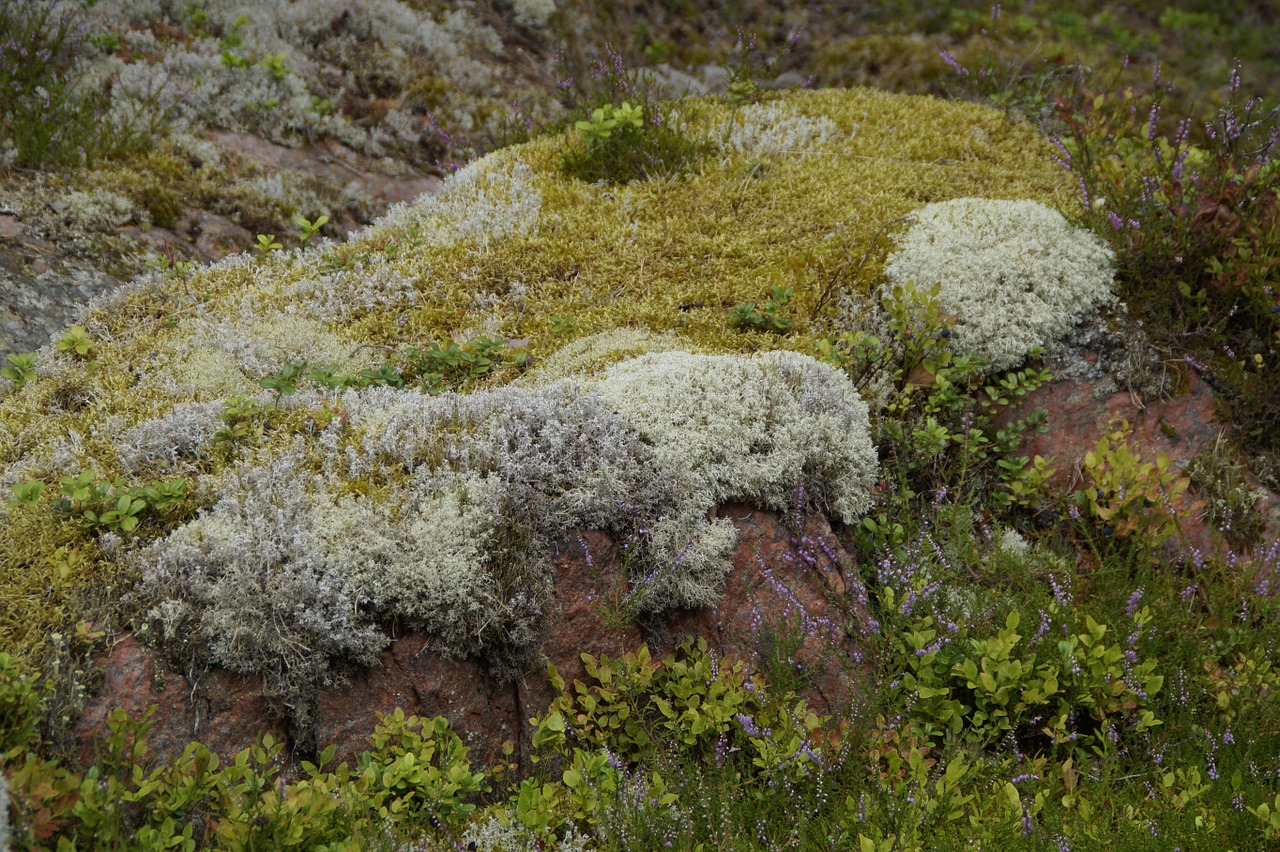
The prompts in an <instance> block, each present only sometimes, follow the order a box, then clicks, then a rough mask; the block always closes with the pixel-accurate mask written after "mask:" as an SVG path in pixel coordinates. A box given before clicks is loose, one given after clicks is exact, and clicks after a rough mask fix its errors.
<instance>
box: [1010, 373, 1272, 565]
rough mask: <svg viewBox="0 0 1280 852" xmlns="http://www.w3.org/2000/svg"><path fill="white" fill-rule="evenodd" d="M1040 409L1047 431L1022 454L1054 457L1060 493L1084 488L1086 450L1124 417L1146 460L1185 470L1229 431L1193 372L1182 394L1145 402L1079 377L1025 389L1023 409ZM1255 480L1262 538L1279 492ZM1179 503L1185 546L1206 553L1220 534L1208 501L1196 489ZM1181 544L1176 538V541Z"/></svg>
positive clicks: (1030, 441)
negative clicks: (1211, 523)
mask: <svg viewBox="0 0 1280 852" xmlns="http://www.w3.org/2000/svg"><path fill="white" fill-rule="evenodd" d="M1038 408H1043V409H1044V410H1045V412H1046V418H1045V425H1046V426H1047V427H1048V431H1046V432H1041V433H1036V432H1033V433H1031V434H1030V435H1028V436H1027V437H1026V439H1025V441H1024V443H1023V446H1022V449H1021V450H1020V454H1021V455H1026V456H1028V457H1034V456H1036V455H1040V456H1043V457H1045V458H1046V459H1047V458H1049V457H1050V456H1052V457H1053V458H1054V461H1053V467H1055V468H1057V473H1056V474H1055V475H1054V477H1053V479H1052V480H1051V482H1050V484H1051V486H1052V487H1055V488H1057V489H1060V490H1063V491H1074V490H1077V489H1080V488H1082V487H1084V485H1085V483H1084V482H1083V481H1082V474H1081V470H1082V465H1083V464H1084V457H1085V454H1086V453H1088V452H1089V451H1090V450H1092V449H1094V448H1095V447H1096V446H1097V443H1098V440H1099V439H1100V438H1101V437H1102V436H1103V435H1104V434H1106V433H1108V432H1109V431H1112V430H1113V429H1114V428H1115V425H1118V424H1119V422H1120V421H1121V420H1124V421H1126V422H1127V423H1128V424H1129V426H1130V427H1132V429H1133V435H1132V438H1131V439H1130V441H1131V445H1132V446H1133V447H1134V448H1135V450H1136V451H1137V452H1138V453H1139V454H1140V455H1141V456H1142V457H1143V459H1144V460H1148V461H1154V460H1155V458H1156V457H1157V456H1158V455H1160V454H1164V455H1166V456H1167V457H1168V458H1169V461H1170V462H1172V463H1173V465H1174V466H1176V467H1177V468H1178V469H1179V470H1182V471H1185V470H1186V469H1187V468H1188V467H1189V466H1190V465H1191V462H1192V461H1193V460H1194V459H1195V457H1196V456H1197V455H1199V454H1200V453H1201V452H1204V451H1206V450H1209V449H1211V448H1212V447H1213V446H1214V444H1215V443H1216V442H1218V441H1219V440H1220V439H1221V437H1222V436H1223V435H1224V434H1225V433H1228V432H1229V429H1228V427H1227V426H1225V425H1223V424H1221V423H1219V422H1218V421H1217V417H1216V413H1215V412H1216V409H1215V403H1214V398H1213V392H1212V390H1211V389H1210V387H1209V385H1208V384H1206V383H1205V382H1203V381H1201V380H1200V379H1199V378H1198V377H1197V376H1195V375H1194V374H1193V375H1192V376H1191V378H1190V386H1189V387H1188V388H1187V390H1186V391H1185V392H1184V393H1180V394H1178V395H1176V396H1172V397H1169V398H1167V399H1146V400H1144V399H1142V398H1141V397H1139V396H1138V395H1137V394H1134V393H1130V392H1128V391H1119V392H1114V393H1101V394H1099V393H1098V392H1097V389H1096V387H1095V385H1094V384H1092V383H1091V382H1090V381H1088V380H1086V379H1081V378H1076V379H1067V380H1063V381H1056V382H1051V383H1049V384H1047V385H1044V386H1043V387H1041V388H1039V389H1038V390H1036V391H1034V392H1033V393H1031V394H1028V395H1027V397H1026V399H1025V400H1024V402H1023V407H1022V410H1023V411H1026V412H1030V411H1034V410H1036V409H1038ZM1113 424H1115V425H1113ZM1250 485H1251V487H1252V488H1253V489H1254V490H1255V491H1256V492H1257V494H1258V500H1257V504H1256V511H1257V512H1259V513H1260V515H1261V516H1262V518H1263V520H1264V522H1265V525H1266V529H1265V532H1264V534H1263V537H1264V540H1274V539H1275V538H1276V536H1277V534H1278V533H1280V498H1277V497H1276V495H1275V494H1273V493H1271V492H1270V491H1268V490H1267V489H1266V488H1264V487H1263V486H1262V484H1261V483H1260V482H1258V481H1257V480H1256V479H1252V480H1251V481H1250ZM1174 509H1175V513H1176V514H1177V517H1178V523H1179V526H1180V527H1181V530H1182V538H1183V539H1184V543H1181V545H1182V547H1194V548H1197V549H1199V550H1200V551H1201V552H1204V553H1208V552H1211V551H1213V550H1214V549H1215V548H1216V547H1217V546H1218V545H1217V540H1218V538H1219V536H1217V535H1216V531H1215V530H1211V529H1209V528H1207V526H1206V519H1205V514H1204V507H1203V505H1202V504H1201V503H1200V502H1199V501H1198V500H1197V497H1196V494H1195V493H1194V489H1192V490H1191V491H1189V492H1188V493H1187V494H1184V495H1183V496H1182V497H1181V498H1180V499H1179V500H1177V501H1176V502H1175V504H1174ZM1179 544H1180V543H1179V542H1178V541H1177V539H1176V538H1175V540H1174V543H1173V546H1174V547H1175V548H1176V547H1178V546H1179Z"/></svg>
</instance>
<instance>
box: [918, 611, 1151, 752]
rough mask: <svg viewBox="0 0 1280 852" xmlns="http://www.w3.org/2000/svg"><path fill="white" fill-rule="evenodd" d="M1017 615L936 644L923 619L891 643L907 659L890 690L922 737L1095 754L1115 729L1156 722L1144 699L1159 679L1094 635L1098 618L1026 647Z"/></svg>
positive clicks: (1100, 633) (930, 624)
mask: <svg viewBox="0 0 1280 852" xmlns="http://www.w3.org/2000/svg"><path fill="white" fill-rule="evenodd" d="M1150 619H1151V614H1150V611H1149V610H1146V609H1145V608H1144V611H1143V612H1142V613H1140V614H1139V615H1138V623H1139V624H1142V623H1145V622H1146V621H1150ZM1019 620H1020V619H1019V615H1018V613H1017V612H1016V611H1014V612H1011V613H1009V615H1008V617H1007V618H1006V619H1005V625H1004V628H1003V629H1001V630H1000V631H998V632H997V633H996V634H995V635H994V636H989V637H987V638H983V639H978V638H968V639H963V638H961V639H959V641H956V640H951V641H947V640H943V641H941V642H938V640H939V632H938V630H937V628H936V627H935V625H934V621H933V619H932V617H931V616H926V617H925V618H924V619H922V620H921V621H920V622H919V623H918V625H917V629H915V630H912V631H910V632H906V633H904V634H903V635H902V636H901V637H900V638H899V639H897V640H895V641H896V642H897V643H898V648H899V651H900V653H901V654H902V657H903V659H905V660H906V661H907V672H906V673H904V674H903V677H902V680H901V683H900V684H899V690H900V693H899V694H900V695H901V696H902V697H903V700H905V701H906V703H907V708H908V713H909V714H910V715H911V716H912V717H913V718H915V719H918V720H920V721H922V722H924V723H926V725H925V728H924V730H925V732H926V734H927V735H929V736H931V737H934V738H936V739H938V741H941V738H942V737H944V736H945V735H950V736H955V737H957V738H959V739H961V740H963V741H966V742H969V743H972V744H973V745H976V746H980V747H984V748H990V747H992V746H994V745H996V744H997V743H999V742H1000V741H1001V740H1003V739H1004V738H1005V737H1006V736H1013V737H1014V738H1015V739H1016V741H1017V742H1018V743H1019V745H1020V748H1021V749H1022V750H1024V751H1033V752H1034V751H1037V750H1044V749H1050V748H1054V747H1066V748H1068V749H1069V750H1070V749H1083V750H1084V751H1085V752H1086V753H1089V752H1098V753H1104V752H1107V751H1109V750H1110V749H1111V748H1112V745H1111V743H1112V742H1114V741H1115V738H1117V737H1118V736H1119V734H1120V732H1121V731H1122V730H1124V731H1128V730H1129V729H1132V731H1133V732H1134V733H1142V732H1143V731H1146V730H1149V729H1150V728H1152V727H1154V726H1156V725H1159V724H1161V723H1160V720H1158V719H1156V718H1155V713H1154V711H1153V710H1151V709H1150V705H1149V702H1150V700H1151V698H1152V697H1153V696H1155V695H1156V694H1157V693H1158V692H1159V691H1160V688H1161V686H1162V685H1163V682H1164V678H1163V676H1162V675H1159V674H1156V673H1155V671H1156V665H1157V664H1156V661H1155V660H1153V659H1149V660H1146V661H1144V662H1142V663H1139V664H1136V665H1133V664H1130V665H1126V660H1125V655H1124V651H1123V649H1122V648H1120V647H1117V646H1115V645H1108V644H1107V643H1105V642H1104V641H1103V640H1104V638H1105V636H1106V633H1107V627H1106V625H1102V624H1098V623H1097V622H1096V621H1094V620H1093V619H1092V618H1090V617H1086V618H1085V623H1084V629H1083V630H1081V631H1080V632H1077V633H1072V634H1070V635H1068V636H1066V637H1065V638H1063V639H1060V640H1057V641H1056V642H1055V643H1053V644H1050V643H1045V645H1043V646H1040V645H1037V646H1035V647H1028V646H1025V645H1022V644H1021V643H1022V640H1023V638H1024V637H1023V636H1022V635H1021V634H1019V633H1018V632H1017V628H1018V624H1019ZM935 642H938V645H935V644H934V643H935ZM1020 646H1021V647H1020ZM1109 740H1110V741H1109Z"/></svg>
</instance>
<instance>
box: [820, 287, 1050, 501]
mask: <svg viewBox="0 0 1280 852" xmlns="http://www.w3.org/2000/svg"><path fill="white" fill-rule="evenodd" d="M881 305H882V311H883V324H884V327H885V329H886V330H887V332H888V335H889V336H888V337H887V339H882V338H881V337H879V336H876V335H873V334H869V333H867V332H865V331H856V332H843V333H841V334H840V335H839V336H837V337H836V338H834V339H832V338H827V339H825V340H822V341H820V342H819V345H818V350H819V355H820V356H821V357H822V358H823V360H825V361H827V362H828V363H831V364H835V365H837V366H839V367H840V368H841V369H843V370H844V371H845V372H846V373H848V375H849V377H850V378H851V379H852V380H853V382H854V384H855V385H856V386H858V387H859V388H860V389H863V393H864V394H867V395H869V396H879V397H880V398H881V399H882V400H883V404H882V408H881V411H880V416H879V417H878V419H877V426H878V432H879V434H878V443H879V445H880V454H881V457H882V458H883V459H884V461H885V469H886V470H888V471H893V472H894V473H895V474H896V477H897V485H898V491H899V494H900V498H901V499H902V500H905V501H908V502H909V501H910V500H911V499H912V498H913V497H914V496H915V495H916V494H918V493H923V492H927V491H937V490H938V489H939V488H946V489H958V492H963V493H970V494H977V493H989V492H990V491H993V490H994V491H997V492H999V493H1001V494H1002V495H1004V494H1010V493H1012V491H1010V489H1011V488H1013V483H1015V482H1019V483H1021V484H1020V485H1019V486H1018V493H1019V495H1020V496H1021V498H1022V499H1023V500H1024V501H1028V502H1034V498H1033V496H1032V492H1031V491H1030V485H1029V483H1030V482H1032V481H1034V480H1035V478H1036V477H1039V478H1040V480H1041V481H1043V479H1044V478H1046V474H1045V471H1044V469H1043V467H1042V468H1040V469H1039V471H1038V473H1037V472H1036V469H1035V468H1034V467H1033V468H1032V469H1030V470H1028V469H1027V468H1026V464H1027V462H1026V459H1025V458H1022V457H1019V456H1016V455H1015V453H1016V451H1017V449H1018V448H1019V447H1020V446H1021V444H1022V439H1023V436H1024V435H1025V434H1026V433H1027V432H1028V431H1030V430H1032V429H1038V428H1042V427H1041V423H1042V421H1043V420H1044V412H1043V411H1031V412H1026V413H1022V412H1019V414H1018V416H1010V415H1011V414H1012V412H1018V411H1019V407H1020V403H1021V400H1022V399H1023V398H1024V397H1026V396H1027V394H1029V393H1031V392H1032V391H1034V390H1035V389H1036V388H1038V387H1040V386H1041V385H1043V384H1044V383H1045V382H1047V381H1049V379H1050V374H1049V371H1048V370H1047V369H1044V368H1038V367H1025V368H1023V369H1020V370H1010V371H1007V372H1003V373H1000V372H994V371H993V370H992V368H991V365H990V364H989V363H988V362H987V361H986V360H985V359H984V358H982V357H980V356H976V355H971V354H954V353H953V350H952V345H953V333H952V329H953V328H954V323H955V319H954V317H953V316H951V315H949V314H947V313H946V312H945V310H944V307H943V303H942V301H941V299H940V286H939V285H935V286H934V287H932V288H930V289H928V290H920V289H916V288H913V287H903V286H894V287H892V288H889V289H888V290H887V291H886V292H885V293H883V294H882V302H881ZM997 486H1003V487H997ZM1001 501H1002V502H1003V503H1004V505H1008V504H1009V501H1008V500H1006V499H1005V498H1004V497H1003V496H1002V497H1001Z"/></svg>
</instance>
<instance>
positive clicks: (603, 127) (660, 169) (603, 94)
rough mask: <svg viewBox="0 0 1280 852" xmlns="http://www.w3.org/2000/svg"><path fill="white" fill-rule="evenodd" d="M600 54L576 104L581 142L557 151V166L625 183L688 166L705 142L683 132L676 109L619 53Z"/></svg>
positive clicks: (584, 177) (607, 50) (610, 50)
mask: <svg viewBox="0 0 1280 852" xmlns="http://www.w3.org/2000/svg"><path fill="white" fill-rule="evenodd" d="M605 53H606V59H605V60H601V61H600V62H598V63H597V64H596V67H595V69H594V73H593V75H592V79H591V80H590V81H589V84H588V87H587V88H588V89H589V90H590V91H589V92H588V94H587V95H586V96H585V97H584V98H583V100H582V102H581V104H580V106H582V107H585V109H584V110H583V112H584V114H585V116H586V117H585V118H584V119H581V120H579V121H577V122H576V123H575V124H574V127H575V128H576V130H577V131H578V132H579V133H580V134H581V142H580V143H579V141H578V140H573V142H572V143H571V144H569V145H568V146H566V147H565V148H564V149H563V150H562V151H561V156H560V170H561V171H562V172H564V173H565V174H567V175H569V176H570V177H575V178H578V179H579V180H585V181H589V182H592V183H594V182H596V181H605V182H608V183H629V182H630V181H633V180H645V179H648V178H651V177H657V176H661V175H669V174H680V173H682V172H685V171H687V170H688V169H691V168H692V167H693V166H694V165H696V163H697V161H698V159H699V158H700V157H701V156H702V155H703V153H704V152H705V149H706V146H705V145H703V144H701V143H699V142H697V141H695V140H693V139H691V138H690V137H689V136H688V135H687V134H686V133H685V131H684V129H683V127H682V126H681V122H680V118H679V114H678V113H677V112H676V110H674V109H672V108H670V107H668V106H664V105H663V104H661V103H660V102H659V101H658V99H657V98H656V97H655V96H654V95H653V92H652V91H651V89H650V86H649V85H648V83H647V81H644V80H642V79H641V77H640V75H639V74H638V73H637V72H636V71H634V70H632V69H630V68H628V67H627V65H626V62H625V61H624V60H623V58H622V54H620V53H618V52H616V51H614V50H613V48H612V46H609V45H606V47H605Z"/></svg>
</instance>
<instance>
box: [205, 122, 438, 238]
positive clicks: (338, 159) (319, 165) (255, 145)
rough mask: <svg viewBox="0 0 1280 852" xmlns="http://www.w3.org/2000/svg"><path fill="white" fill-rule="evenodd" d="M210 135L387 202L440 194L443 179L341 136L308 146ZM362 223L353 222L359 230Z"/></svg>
mask: <svg viewBox="0 0 1280 852" xmlns="http://www.w3.org/2000/svg"><path fill="white" fill-rule="evenodd" d="M209 138H210V139H211V140H212V141H213V142H214V143H215V144H217V145H218V146H219V147H220V148H223V149H224V150H226V151H229V152H232V153H235V154H239V155H242V156H249V157H252V158H253V159H255V160H258V161H259V162H261V163H262V164H263V165H265V166H267V167H269V168H270V169H273V170H279V171H286V172H288V173H290V174H293V175H301V176H305V177H308V178H311V179H312V180H315V181H317V182H320V183H323V184H327V185H331V186H339V187H341V186H347V185H349V184H353V183H354V184H355V187H356V188H357V189H359V191H360V192H362V193H363V194H364V195H366V196H368V197H369V198H372V199H374V200H375V201H378V202H381V205H386V206H389V205H392V204H400V203H407V202H410V201H413V200H414V199H416V198H417V197H418V196H420V195H424V194H426V193H428V192H434V191H435V190H436V188H437V187H438V186H439V185H440V178H438V177H435V176H434V175H424V174H422V173H421V172H419V171H418V170H417V169H414V168H412V167H411V166H409V165H407V164H405V163H401V162H399V161H398V160H393V159H390V158H386V157H384V158H381V159H377V160H375V159H373V158H371V157H366V156H362V155H360V154H358V153H356V152H355V151H353V150H351V149H350V148H348V147H347V146H345V145H343V144H342V143H341V142H338V141H337V140H335V139H326V140H324V141H323V142H318V143H316V144H314V145H308V146H306V147H305V148H286V147H285V146H284V145H277V144H275V143H274V142H268V141H267V140H265V139H262V138H260V137H257V136H251V135H249V134H247V133H234V132H232V131H230V130H215V131H212V132H211V133H210V134H209ZM356 227H358V226H357V225H356V223H352V224H351V228H350V229H351V230H354V229H355V228H356Z"/></svg>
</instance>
